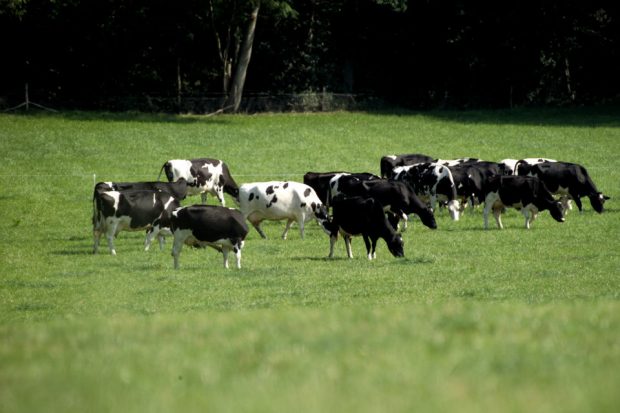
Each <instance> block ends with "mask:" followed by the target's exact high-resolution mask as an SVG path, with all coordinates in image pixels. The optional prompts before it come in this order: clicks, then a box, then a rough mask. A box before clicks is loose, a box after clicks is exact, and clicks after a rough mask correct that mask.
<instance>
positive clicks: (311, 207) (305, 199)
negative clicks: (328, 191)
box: [239, 181, 327, 239]
mask: <svg viewBox="0 0 620 413" xmlns="http://www.w3.org/2000/svg"><path fill="white" fill-rule="evenodd" d="M239 204H240V209H241V213H242V214H243V216H244V217H245V218H246V219H247V220H248V221H250V223H251V224H252V225H253V226H254V228H256V231H258V233H259V234H260V236H261V237H262V238H267V237H266V236H265V233H264V232H263V230H262V229H261V227H260V223H261V222H262V221H264V220H271V221H279V220H283V219H286V220H287V223H286V228H285V229H284V232H283V233H282V238H283V239H286V236H287V234H288V230H289V229H290V227H291V224H292V223H293V221H297V224H298V225H299V232H300V233H301V238H302V239H303V238H304V224H305V222H306V221H308V220H310V219H312V218H315V219H316V220H317V221H318V222H319V223H321V222H322V221H323V220H326V219H327V208H326V207H325V206H324V205H323V203H322V202H321V200H320V199H319V197H318V196H317V195H316V193H315V192H314V189H312V188H311V187H309V186H308V185H305V184H302V183H299V182H291V181H288V182H279V181H272V182H254V183H248V184H243V185H241V187H240V188H239Z"/></svg>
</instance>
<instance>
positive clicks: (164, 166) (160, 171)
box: [157, 162, 168, 181]
mask: <svg viewBox="0 0 620 413" xmlns="http://www.w3.org/2000/svg"><path fill="white" fill-rule="evenodd" d="M167 165H168V162H166V163H164V164H163V165H162V166H161V169H160V170H159V175H157V181H159V180H160V178H161V173H162V172H164V169H166V166H167Z"/></svg>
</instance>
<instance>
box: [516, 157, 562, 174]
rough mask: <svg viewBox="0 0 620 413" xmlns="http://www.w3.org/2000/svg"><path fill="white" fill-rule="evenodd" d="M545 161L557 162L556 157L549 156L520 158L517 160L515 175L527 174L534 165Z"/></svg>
mask: <svg viewBox="0 0 620 413" xmlns="http://www.w3.org/2000/svg"><path fill="white" fill-rule="evenodd" d="M543 162H557V161H556V160H555V159H549V158H524V159H519V160H518V161H516V162H515V165H514V168H513V171H514V172H513V174H514V175H522V176H523V175H527V174H528V172H529V170H530V169H531V168H532V166H534V165H538V164H539V163H543Z"/></svg>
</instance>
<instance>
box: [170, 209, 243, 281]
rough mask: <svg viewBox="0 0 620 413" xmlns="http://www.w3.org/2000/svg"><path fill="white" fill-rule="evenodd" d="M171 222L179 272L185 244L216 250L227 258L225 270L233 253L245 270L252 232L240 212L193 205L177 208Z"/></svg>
mask: <svg viewBox="0 0 620 413" xmlns="http://www.w3.org/2000/svg"><path fill="white" fill-rule="evenodd" d="M170 222H171V231H172V234H173V235H174V244H173V246H172V257H173V258H174V268H175V269H178V268H179V255H180V254H181V250H182V249H183V245H191V246H193V247H201V248H204V247H211V248H214V249H216V250H217V251H219V252H221V253H222V255H223V256H224V268H228V254H229V253H230V251H232V252H233V253H234V254H235V258H236V259H237V268H241V249H242V248H243V245H244V240H245V237H246V236H247V235H248V232H249V229H248V225H247V224H246V223H245V219H244V218H243V215H242V214H241V212H239V211H238V210H236V209H231V208H226V207H222V206H217V205H191V206H186V207H181V208H177V209H175V210H174V211H173V212H172V216H171V219H170Z"/></svg>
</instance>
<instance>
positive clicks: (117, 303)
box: [0, 108, 620, 412]
mask: <svg viewBox="0 0 620 413" xmlns="http://www.w3.org/2000/svg"><path fill="white" fill-rule="evenodd" d="M619 119H620V111H618V110H616V109H614V108H611V109H610V108H603V109H574V110H568V109H566V110H533V109H532V110H516V111H470V112H426V113H407V112H399V113H392V114H390V113H384V114H372V113H332V114H264V115H256V116H219V117H210V118H205V117H198V116H167V115H143V114H106V113H81V112H72V113H65V114H53V115H48V114H33V115H10V114H2V115H0V150H1V151H2V154H3V162H2V163H1V164H0V178H1V179H0V182H1V187H0V188H1V190H0V207H1V211H2V213H1V214H0V230H1V234H2V235H1V236H0V263H1V264H2V271H1V272H0V411H2V412H33V411H50V412H69V411H76V412H78V411H80V412H81V411H93V412H99V411H102V412H103V411H123V412H134V411H135V412H142V411H231V412H239V411H252V412H263V411H264V412H273V411H293V410H294V411H334V412H343V411H351V412H376V411H436V412H444V411H460V412H479V411H535V412H584V411H592V412H606V411H608V412H612V411H613V412H615V411H617V409H618V405H620V395H619V394H620V392H618V391H617V389H618V388H620V305H619V298H620V275H619V273H620V241H619V234H620V221H619V214H618V211H619V210H620V208H619V207H618V205H619V204H618V199H620V184H619V182H620V172H619V170H620V161H618V154H620V120H619ZM409 152H420V153H426V154H429V155H432V156H436V157H441V158H444V159H449V158H456V157H463V156H474V157H479V158H483V159H488V160H500V159H503V158H521V157H530V156H546V157H551V158H556V159H561V160H566V161H572V162H578V163H581V164H583V165H584V166H586V167H587V168H588V170H589V172H590V175H591V176H592V178H593V179H594V181H595V182H596V184H597V186H598V187H599V189H600V190H602V191H603V192H604V193H605V194H607V195H609V196H611V197H612V199H611V200H610V201H608V203H607V204H606V206H607V210H606V211H605V213H603V214H601V215H599V214H596V213H595V212H594V211H593V210H592V208H591V207H590V205H589V202H588V200H587V199H586V200H585V202H584V204H585V211H584V213H583V214H578V213H577V212H576V211H572V212H570V213H569V215H568V217H567V221H566V222H565V223H563V224H559V223H556V222H555V221H554V220H553V219H552V218H551V217H550V216H549V214H548V212H543V213H542V214H541V215H540V217H539V218H538V219H537V220H536V221H535V222H534V224H533V226H532V229H531V230H529V231H527V230H525V229H524V220H523V217H522V215H521V214H520V213H518V212H516V211H508V212H507V213H506V214H505V215H504V218H503V220H504V225H505V227H506V229H505V230H503V231H500V230H497V229H496V228H495V227H494V222H492V224H493V225H492V229H490V230H488V231H484V230H483V229H482V226H483V222H482V212H481V210H480V209H477V210H475V211H473V212H470V211H467V212H466V213H465V215H464V216H463V218H462V219H461V220H460V221H458V222H453V221H450V220H449V217H448V215H447V213H446V212H445V211H439V212H438V225H439V229H437V230H436V231H432V230H429V229H428V228H426V227H423V226H422V225H421V224H420V222H419V221H415V220H414V221H413V223H412V225H411V226H410V227H409V229H408V230H407V231H406V232H405V233H404V239H405V254H406V258H404V259H395V258H393V257H392V256H391V255H390V254H389V252H388V250H387V248H386V246H385V244H384V243H383V241H379V245H378V251H377V256H378V259H377V260H376V261H372V262H369V261H368V260H367V259H366V258H365V249H364V246H363V241H362V240H361V239H354V241H353V252H354V256H355V257H354V259H352V260H349V259H347V258H346V253H345V249H344V243H343V241H342V240H340V241H339V243H338V244H337V246H336V248H337V249H336V257H335V258H334V259H331V260H329V259H327V258H326V256H327V253H328V250H329V240H328V237H327V236H326V235H325V234H324V233H323V232H322V231H321V230H320V228H319V227H318V226H317V225H316V224H315V223H311V224H310V225H308V226H307V228H306V239H305V240H303V241H302V240H301V239H300V236H299V232H298V230H297V227H296V226H294V227H293V229H292V230H291V232H290V233H289V239H288V240H286V241H284V240H282V239H280V234H281V232H282V230H283V229H284V222H278V223H265V224H264V225H263V226H264V229H265V231H266V233H267V235H268V237H269V239H267V240H262V239H260V237H259V236H258V234H257V233H256V232H255V231H254V230H253V229H252V230H251V232H250V234H249V236H248V238H247V240H246V245H245V248H244V250H243V252H242V268H241V270H236V269H230V270H225V269H224V268H223V265H222V257H221V254H218V253H217V252H216V251H214V250H212V249H209V250H196V249H191V248H185V249H184V250H183V252H182V253H181V258H180V260H181V269H180V270H177V271H175V270H173V268H172V257H171V256H170V247H171V245H172V243H171V240H170V239H169V240H168V242H167V244H166V247H165V250H164V251H159V248H158V247H157V245H153V247H152V249H151V251H149V252H144V251H143V250H142V244H143V240H144V238H143V236H144V234H143V233H142V232H140V233H127V232H123V233H121V234H120V235H119V237H118V238H117V240H116V249H117V252H118V256H116V257H112V256H110V255H109V254H108V253H107V246H106V245H105V242H104V243H103V244H102V248H101V250H100V254H99V255H92V226H91V222H90V221H91V216H92V202H91V200H92V198H91V197H92V187H93V175H96V176H95V179H96V180H97V181H101V180H117V181H119V180H123V181H133V180H154V179H156V178H157V175H158V173H159V170H160V168H161V166H162V164H163V163H164V162H165V161H166V160H168V159H174V158H194V157H214V158H219V159H223V160H225V161H226V162H227V163H228V164H229V166H230V170H231V173H232V174H233V176H234V177H235V179H236V181H237V183H239V184H241V183H244V182H252V181H266V180H296V181H301V180H302V176H303V174H304V173H305V172H307V171H329V170H348V171H356V172H361V171H366V172H374V173H378V171H379V158H380V157H381V156H382V155H385V154H389V153H409ZM199 199H200V198H199V197H195V198H193V199H190V200H189V202H199ZM227 202H228V204H229V206H234V203H233V201H232V199H231V198H227ZM186 203H187V202H186ZM209 203H214V199H213V198H210V200H209Z"/></svg>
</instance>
